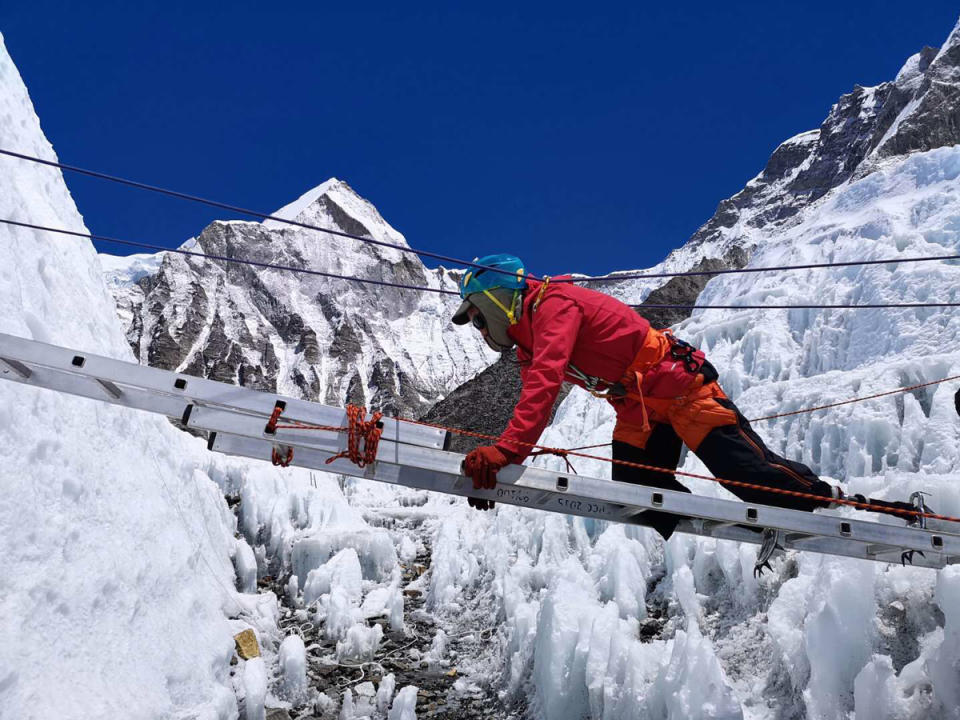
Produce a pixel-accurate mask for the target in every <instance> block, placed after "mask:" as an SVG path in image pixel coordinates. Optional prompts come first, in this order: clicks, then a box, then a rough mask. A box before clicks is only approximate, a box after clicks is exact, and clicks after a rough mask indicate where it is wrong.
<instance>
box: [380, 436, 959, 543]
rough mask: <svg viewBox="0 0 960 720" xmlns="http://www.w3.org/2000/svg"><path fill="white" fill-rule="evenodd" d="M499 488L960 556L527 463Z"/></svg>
mask: <svg viewBox="0 0 960 720" xmlns="http://www.w3.org/2000/svg"><path fill="white" fill-rule="evenodd" d="M463 457H464V456H463V455H459V454H457V453H451V452H444V451H440V450H429V449H427V448H420V447H414V446H411V445H404V446H400V447H399V448H398V460H399V462H400V463H401V464H403V465H412V466H414V467H420V468H423V469H428V470H441V471H443V472H447V473H448V474H452V475H454V474H459V473H460V472H461V471H460V465H461V463H462V462H463ZM497 477H498V480H499V482H500V484H504V485H516V486H523V487H526V488H530V489H538V490H556V491H560V492H567V493H569V494H572V495H577V496H579V497H587V498H591V499H592V500H594V501H597V502H601V503H614V504H620V505H626V506H635V507H637V508H638V509H644V510H659V511H662V512H667V513H671V514H674V515H682V516H684V517H698V518H703V519H706V520H716V521H720V522H731V523H736V524H742V525H747V526H756V527H757V528H776V529H778V530H785V531H788V532H796V533H802V534H804V535H818V536H823V537H835V538H842V539H845V540H853V541H857V542H867V543H886V544H889V545H896V546H897V547H902V548H904V549H905V550H923V551H924V552H929V551H931V550H932V551H936V552H945V553H947V554H949V555H958V554H960V535H956V534H953V533H946V532H941V531H933V530H927V529H921V528H913V527H907V526H905V525H904V526H897V525H887V524H884V523H880V522H871V521H868V520H854V519H850V518H846V517H841V516H838V515H832V514H826V513H810V512H806V511H802V510H790V509H787V508H779V507H774V506H770V505H759V504H751V503H744V502H742V501H740V500H725V499H722V498H712V497H706V496H702V495H696V494H694V493H683V492H677V491H674V490H661V489H658V488H651V487H647V486H644V485H633V484H629V483H621V482H614V481H612V480H607V479H599V478H592V477H588V476H585V475H576V474H567V473H561V472H550V471H547V470H543V469H540V468H534V467H531V466H528V465H508V466H507V467H505V468H503V469H502V470H500V472H499V473H498V474H497Z"/></svg>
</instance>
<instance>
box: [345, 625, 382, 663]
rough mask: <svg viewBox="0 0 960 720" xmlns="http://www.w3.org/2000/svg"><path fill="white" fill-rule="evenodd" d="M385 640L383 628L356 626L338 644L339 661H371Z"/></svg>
mask: <svg viewBox="0 0 960 720" xmlns="http://www.w3.org/2000/svg"><path fill="white" fill-rule="evenodd" d="M381 640H383V627H382V626H380V625H379V624H377V625H373V626H371V627H367V626H366V625H354V626H353V627H351V628H350V629H349V630H347V632H346V634H345V635H344V638H343V640H341V641H340V642H338V643H337V660H341V661H343V660H353V661H356V660H370V659H372V658H373V656H374V654H375V653H376V652H377V648H378V647H380V641H381Z"/></svg>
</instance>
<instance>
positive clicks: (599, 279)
mask: <svg viewBox="0 0 960 720" xmlns="http://www.w3.org/2000/svg"><path fill="white" fill-rule="evenodd" d="M0 154H3V155H7V156H9V157H14V158H18V159H20V160H26V161H28V162H33V163H38V164H41V165H47V166H49V167H55V168H59V169H60V170H67V171H69V172H75V173H78V174H80V175H85V176H87V177H92V178H97V179H99V180H107V181H109V182H113V183H118V184H120V185H126V186H127V187H132V188H136V189H138V190H147V191H149V192H154V193H160V194H162V195H167V196H169V197H175V198H179V199H181V200H188V201H190V202H195V203H200V204H203V205H208V206H210V207H215V208H218V209H221V210H228V211H230V212H234V213H237V214H240V215H249V216H251V217H256V218H260V219H261V220H273V221H275V222H279V223H284V224H286V225H292V226H295V227H301V228H305V229H307V230H317V231H319V232H324V233H327V234H329V235H336V236H338V237H343V238H348V239H350V240H357V241H358V242H364V243H369V244H372V245H379V246H381V247H387V248H392V249H394V250H399V251H400V252H403V253H410V254H414V255H418V256H420V257H429V258H433V259H435V260H441V261H444V262H449V263H454V264H456V265H458V266H464V267H472V268H477V269H482V270H489V271H493V272H497V273H500V274H502V275H510V276H511V277H512V276H513V275H514V273H513V272H511V271H509V270H504V269H502V268H497V267H493V266H490V265H482V264H480V263H476V262H473V261H469V260H463V259H461V258H456V257H451V256H448V255H442V254H439V253H434V252H431V251H428V250H417V249H416V248H411V247H408V246H406V245H400V244H399V243H390V242H386V241H384V240H376V239H374V238H370V237H363V236H362V235H356V234H354V233H348V232H344V231H342V230H332V229H330V228H324V227H320V226H319V225H312V224H310V223H304V222H300V221H298V220H291V219H288V218H283V217H279V216H277V215H270V214H268V213H263V212H260V211H257V210H250V209H249V208H244V207H240V206H238V205H232V204H230V203H225V202H221V201H219V200H211V199H209V198H204V197H200V196H198V195H191V194H189V193H185V192H181V191H179V190H171V189H169V188H164V187H160V186H158V185H150V184H148V183H143V182H139V181H136V180H130V179H128V178H123V177H119V176H117V175H110V174H108V173H103V172H99V171H96V170H89V169H87V168H82V167H79V166H77V165H67V164H66V163H61V162H57V161H54V160H44V159H43V158H38V157H35V156H33V155H26V154H24V153H19V152H14V151H12V150H5V149H3V148H0ZM114 242H117V241H114ZM121 244H133V243H130V242H126V243H121ZM141 247H147V246H146V245H141ZM162 249H166V248H162ZM942 260H960V255H935V256H929V257H909V258H886V259H879V260H850V261H839V262H829V263H804V264H799V265H777V266H771V267H745V268H723V269H718V270H686V271H681V272H672V273H667V272H659V273H649V272H644V273H625V274H619V275H605V276H589V275H588V276H583V277H571V278H563V279H555V280H552V282H554V283H604V282H619V281H621V280H641V279H644V278H672V277H693V276H708V275H733V274H739V273H760V272H780V271H787V270H813V269H821V268H831V267H855V266H867V265H888V264H898V263H906V262H932V261H942ZM528 277H531V278H533V279H535V280H536V279H542V278H538V277H537V276H536V275H532V274H528ZM647 307H662V308H677V309H686V308H687V306H683V305H657V306H651V305H648V306H647ZM884 307H885V306H884ZM918 307H919V306H918Z"/></svg>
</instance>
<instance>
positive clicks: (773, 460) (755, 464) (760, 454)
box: [697, 398, 833, 510]
mask: <svg viewBox="0 0 960 720" xmlns="http://www.w3.org/2000/svg"><path fill="white" fill-rule="evenodd" d="M717 402H718V403H720V404H721V405H723V406H724V407H726V408H729V409H731V410H733V411H734V412H736V413H737V424H736V425H725V426H723V427H718V428H714V429H713V430H711V431H710V433H709V434H708V435H707V436H706V438H704V440H703V442H701V443H700V447H698V448H697V457H699V458H700V459H701V460H702V461H703V464H704V465H706V466H707V468H709V470H710V472H711V473H713V474H714V475H715V476H716V477H718V478H723V479H725V480H737V481H740V482H746V483H752V484H755V485H761V486H763V487H765V488H766V487H770V488H778V489H781V490H789V491H793V492H801V493H806V494H810V495H817V496H820V497H822V498H824V499H823V500H817V499H812V498H803V497H796V496H792V495H786V494H783V493H775V492H769V491H766V490H764V489H762V488H745V487H738V486H736V485H724V487H725V488H726V489H727V490H729V491H730V492H732V493H733V494H734V495H736V496H737V497H739V498H740V499H741V500H744V501H746V502H749V503H757V504H761V505H774V506H777V507H785V508H790V509H793V510H813V509H814V508H818V507H826V506H827V505H829V504H830V499H832V494H833V488H832V486H831V485H830V484H829V483H826V482H824V481H823V480H821V479H820V478H819V477H817V475H815V474H814V472H813V471H812V470H811V469H810V468H808V467H807V466H806V465H804V464H803V463H799V462H796V461H793V460H788V459H786V458H784V457H781V456H780V455H777V454H776V453H775V452H773V451H772V450H770V448H768V447H767V446H766V444H765V443H764V442H763V440H762V439H761V438H760V436H759V435H757V434H756V433H755V432H754V431H753V428H751V427H750V422H749V421H748V420H747V419H746V418H745V417H744V416H743V415H742V414H741V412H740V410H739V409H738V408H737V406H736V405H734V404H733V402H731V401H730V400H727V399H724V398H718V399H717Z"/></svg>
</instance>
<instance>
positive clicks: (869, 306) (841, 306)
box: [630, 302, 960, 310]
mask: <svg viewBox="0 0 960 720" xmlns="http://www.w3.org/2000/svg"><path fill="white" fill-rule="evenodd" d="M630 307H632V308H634V309H635V310H642V309H643V308H659V309H667V310H877V309H881V308H938V307H960V302H935V303H928V302H924V303H858V304H850V303H837V304H835V305H813V304H804V305H784V304H777V305H672V304H662V303H651V304H650V305H631V306H630Z"/></svg>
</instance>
